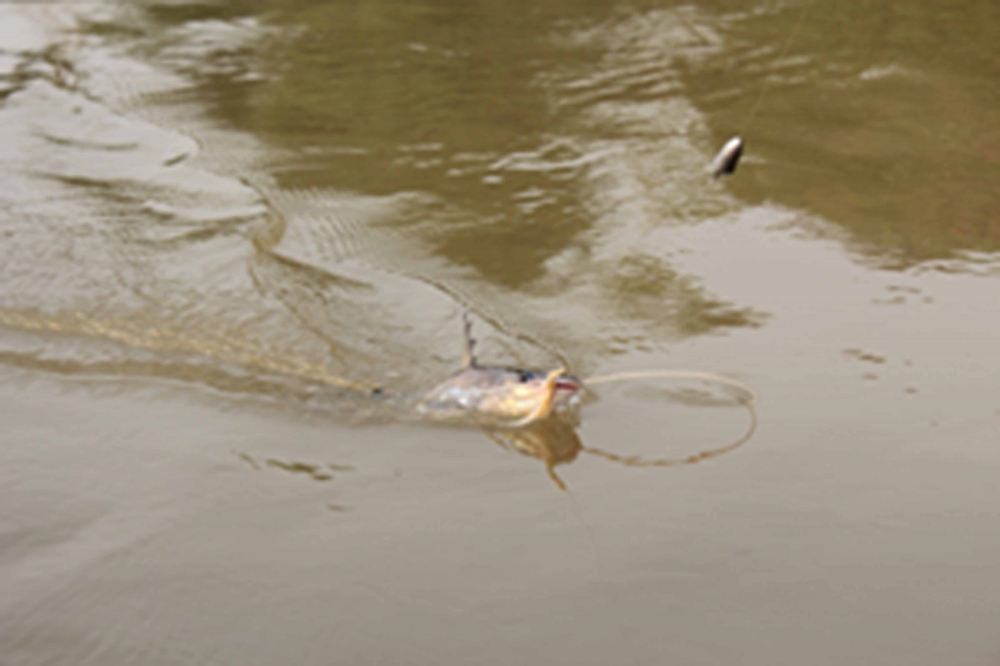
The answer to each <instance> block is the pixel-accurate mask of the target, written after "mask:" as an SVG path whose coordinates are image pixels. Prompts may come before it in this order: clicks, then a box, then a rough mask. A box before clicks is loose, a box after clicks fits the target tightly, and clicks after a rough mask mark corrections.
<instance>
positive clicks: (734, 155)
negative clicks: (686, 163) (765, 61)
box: [710, 2, 813, 178]
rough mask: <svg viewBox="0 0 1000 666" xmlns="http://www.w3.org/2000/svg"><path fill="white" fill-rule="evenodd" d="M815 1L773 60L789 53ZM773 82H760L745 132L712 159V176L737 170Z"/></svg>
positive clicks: (804, 10)
mask: <svg viewBox="0 0 1000 666" xmlns="http://www.w3.org/2000/svg"><path fill="white" fill-rule="evenodd" d="M812 5H813V3H808V2H806V3H803V5H802V9H801V11H800V12H799V15H798V18H796V20H795V25H793V26H792V30H791V32H790V33H789V34H788V38H787V39H786V40H785V43H784V45H783V46H782V47H781V50H780V51H779V52H778V57H777V58H776V59H775V60H773V61H772V62H780V61H781V60H783V59H784V58H785V56H786V54H787V53H788V50H789V49H790V48H791V46H792V42H794V41H795V38H796V37H797V36H798V34H799V32H800V30H801V29H802V25H803V24H804V23H805V17H806V14H808V12H809V10H810V9H811V8H812ZM770 84H771V78H770V77H768V76H765V77H764V80H763V81H762V82H761V84H760V91H759V92H758V93H757V99H756V100H754V103H753V106H751V107H750V111H749V112H748V113H747V115H746V117H745V118H744V119H743V122H742V123H741V124H742V126H743V132H741V133H740V134H737V135H736V136H734V137H732V138H731V139H729V141H727V142H726V143H725V145H723V146H722V149H721V150H720V151H719V152H718V153H717V154H716V156H715V158H714V159H713V160H712V164H711V167H710V170H711V173H712V178H719V177H720V176H729V175H732V173H733V172H734V171H736V165H737V164H738V163H739V160H740V157H741V156H742V155H743V147H744V143H743V139H742V135H745V134H746V133H747V132H748V131H749V130H750V128H751V127H753V122H754V120H755V119H756V117H757V110H758V109H759V108H760V105H761V102H762V101H763V100H764V95H765V93H767V90H768V88H769V87H770Z"/></svg>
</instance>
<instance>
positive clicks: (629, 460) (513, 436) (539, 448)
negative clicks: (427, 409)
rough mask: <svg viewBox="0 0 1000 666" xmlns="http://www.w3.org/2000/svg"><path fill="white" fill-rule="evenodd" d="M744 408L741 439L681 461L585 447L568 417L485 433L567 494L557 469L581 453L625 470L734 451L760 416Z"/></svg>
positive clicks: (678, 463) (574, 422)
mask: <svg viewBox="0 0 1000 666" xmlns="http://www.w3.org/2000/svg"><path fill="white" fill-rule="evenodd" d="M745 406H746V408H747V410H748V411H749V413H750V419H751V420H750V427H749V428H748V429H747V431H746V432H745V433H744V434H743V435H742V436H741V437H740V438H739V439H737V440H736V441H734V442H732V443H731V444H727V445H725V446H719V447H714V448H711V449H706V450H704V451H700V452H698V453H694V454H690V455H687V456H683V457H680V458H648V457H645V456H639V455H630V454H625V453H615V452H612V451H607V450H604V449H602V448H597V447H591V446H584V444H583V442H582V441H581V439H580V437H579V435H578V434H577V432H576V426H577V425H579V422H578V420H577V419H572V418H570V419H567V418H566V417H565V416H554V417H552V418H548V419H545V420H542V421H538V422H536V423H532V424H529V425H528V426H525V427H524V428H518V429H516V430H502V429H494V430H486V431H485V432H486V434H487V436H488V437H489V438H490V439H492V440H493V441H495V442H496V443H497V444H499V445H500V446H502V447H504V448H506V449H511V450H513V451H517V452H518V453H522V454H524V455H526V456H532V457H534V458H538V459H539V460H541V461H542V462H543V463H544V464H545V469H546V471H547V472H548V475H549V478H550V479H552V482H553V483H555V484H556V486H558V487H559V488H560V489H562V490H567V487H566V483H565V482H564V481H563V480H562V479H561V478H559V475H558V474H556V470H555V468H556V465H565V464H566V463H571V462H573V461H574V460H576V458H577V456H578V455H579V454H580V452H581V451H582V452H585V453H589V454H592V455H595V456H598V457H601V458H604V459H605V460H609V461H611V462H615V463H619V464H621V465H625V466H626V467H678V466H682V465H694V464H697V463H699V462H702V461H705V460H710V459H712V458H717V457H719V456H722V455H725V454H727V453H730V452H732V451H735V450H736V449H738V448H740V447H741V446H743V445H744V444H746V443H747V442H748V441H750V438H751V437H753V434H754V432H755V431H756V430H757V412H756V410H755V409H754V406H753V404H752V403H746V405H745Z"/></svg>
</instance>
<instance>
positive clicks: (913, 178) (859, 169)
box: [685, 0, 1000, 265]
mask: <svg viewBox="0 0 1000 666" xmlns="http://www.w3.org/2000/svg"><path fill="white" fill-rule="evenodd" d="M725 34H726V36H727V38H728V39H729V40H731V41H732V43H733V47H732V49H731V50H730V51H729V52H728V53H727V54H726V55H725V56H724V57H722V58H719V59H715V60H709V61H705V62H701V63H697V64H693V65H692V66H691V67H690V68H689V70H688V74H687V76H686V77H685V81H686V83H687V85H688V90H689V91H690V94H691V95H692V98H693V99H694V100H695V102H696V103H697V104H698V105H699V107H700V108H702V109H704V110H705V111H706V112H707V113H708V114H709V118H710V122H711V123H712V125H713V127H715V128H717V131H718V134H717V136H718V137H719V138H720V139H722V138H724V137H725V135H726V134H727V133H743V134H744V135H745V137H746V139H747V150H748V154H749V155H752V156H753V157H751V159H750V160H748V163H747V164H745V165H744V166H745V167H746V168H745V169H744V170H743V171H742V172H741V173H740V174H739V176H738V177H737V178H734V179H733V180H732V182H731V185H732V188H733V191H734V192H736V193H737V194H739V195H740V196H741V197H744V198H746V199H748V200H750V201H763V200H774V201H780V202H782V203H786V204H788V205H790V206H793V207H797V208H805V209H807V210H810V211H812V212H814V213H816V214H818V215H820V216H822V217H824V218H826V219H828V220H833V221H835V222H837V223H838V224H841V225H843V226H844V227H845V228H846V229H848V230H850V232H851V233H852V234H853V235H854V237H855V238H856V239H857V240H859V241H862V242H864V243H866V244H867V248H866V250H865V251H866V253H869V254H872V255H873V256H876V257H879V258H881V259H883V260H886V261H888V262H889V263H890V264H896V263H898V264H902V265H910V264H912V263H913V262H916V261H921V260H926V259H934V258H944V257H949V256H951V254H952V253H953V252H955V251H961V250H978V251H987V252H991V251H996V250H998V249H1000V215H998V211H1000V188H997V187H996V183H997V182H998V181H1000V59H998V58H997V57H996V55H995V53H994V49H993V48H991V47H989V46H987V45H989V44H996V43H998V42H1000V5H998V4H997V3H996V2H993V1H992V0H970V1H968V2H962V3H958V4H956V3H952V2H946V1H934V0H932V1H930V2H909V3H881V2H861V1H855V2H832V3H824V2H807V3H796V4H794V5H789V6H787V7H785V8H783V9H780V10H776V11H768V12H764V13H761V14H759V15H757V16H750V17H746V18H741V19H739V20H736V21H733V22H731V24H730V27H729V28H728V29H727V30H726V31H725ZM762 91H763V92H764V96H763V98H760V96H761V92H762ZM753 109H756V113H755V114H754V115H753V116H752V117H751V110H753ZM754 160H755V161H754Z"/></svg>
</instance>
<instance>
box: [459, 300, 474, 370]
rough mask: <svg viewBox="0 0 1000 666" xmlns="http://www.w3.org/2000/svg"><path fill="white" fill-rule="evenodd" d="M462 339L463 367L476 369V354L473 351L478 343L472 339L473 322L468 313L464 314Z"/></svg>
mask: <svg viewBox="0 0 1000 666" xmlns="http://www.w3.org/2000/svg"><path fill="white" fill-rule="evenodd" d="M462 337H463V349H462V367H464V368H474V367H476V354H475V352H474V351H473V350H474V349H475V348H476V341H475V339H474V338H473V337H472V320H471V319H469V313H468V312H463V313H462Z"/></svg>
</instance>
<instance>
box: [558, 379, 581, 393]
mask: <svg viewBox="0 0 1000 666" xmlns="http://www.w3.org/2000/svg"><path fill="white" fill-rule="evenodd" d="M581 388H583V385H582V384H581V383H580V380H579V379H577V378H576V377H570V376H569V375H563V376H562V377H559V378H558V379H557V380H556V391H568V392H569V393H576V392H577V391H579V390H580V389H581Z"/></svg>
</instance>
